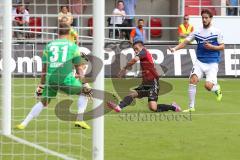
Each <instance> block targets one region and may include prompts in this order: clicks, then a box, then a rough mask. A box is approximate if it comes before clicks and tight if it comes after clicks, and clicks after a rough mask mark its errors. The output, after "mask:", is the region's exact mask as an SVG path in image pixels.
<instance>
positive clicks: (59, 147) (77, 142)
mask: <svg viewBox="0 0 240 160" xmlns="http://www.w3.org/2000/svg"><path fill="white" fill-rule="evenodd" d="M3 2H4V1H0V3H1V6H3ZM21 2H22V3H21V4H19V1H17V0H16V1H13V2H12V5H13V8H17V7H18V6H19V5H21V6H24V7H25V9H26V10H27V11H28V12H29V16H30V18H29V25H17V24H13V26H9V27H12V33H13V38H12V55H11V56H12V59H11V70H12V74H11V77H12V78H11V89H12V92H11V93H12V94H11V97H12V104H11V134H10V135H7V136H4V135H2V134H0V137H1V138H0V142H1V143H0V160H3V159H31V160H33V159H36V160H38V159H54V160H55V159H91V156H92V130H84V129H80V128H77V127H75V125H74V121H71V120H64V119H61V118H60V117H61V116H65V117H66V116H69V115H68V114H66V113H65V112H64V113H62V112H58V110H57V109H58V108H59V106H60V107H68V106H64V105H70V104H69V103H62V102H64V101H66V100H69V101H71V102H73V103H72V104H71V106H70V112H71V113H73V114H77V100H78V96H66V95H65V94H62V93H58V95H57V97H56V98H55V99H53V100H52V101H51V103H50V104H49V105H48V107H47V108H44V109H43V110H42V112H41V113H40V115H39V116H38V117H37V118H34V119H33V120H32V121H30V122H29V124H28V125H27V127H26V128H25V129H23V130H19V129H16V128H15V126H16V125H18V124H20V123H21V122H22V121H23V120H24V119H25V118H26V116H27V115H28V113H29V112H30V111H31V109H32V107H33V106H34V104H36V103H37V102H38V99H36V97H35V95H34V93H35V91H36V88H37V86H38V84H39V83H40V75H41V71H42V59H41V57H42V51H43V49H44V47H45V45H46V44H47V43H48V42H49V41H51V40H54V39H56V38H57V27H58V13H59V12H60V8H61V6H67V7H68V8H69V4H68V3H67V2H66V1H61V0H51V1H47V0H38V1H37V0H25V1H21ZM1 8H2V7H1ZM70 8H71V5H70ZM0 14H1V17H0V23H1V24H0V36H1V39H0V47H1V48H0V49H1V54H0V69H1V74H2V57H3V41H4V40H5V38H6V37H4V36H3V35H2V32H3V24H2V23H3V13H2V10H0ZM87 14H88V15H91V14H92V4H91V3H89V4H88V3H87V4H85V6H84V12H83V14H82V15H74V23H75V24H77V25H76V26H75V29H76V30H77V32H78V33H79V35H82V36H81V37H83V38H79V40H80V42H82V40H92V39H89V37H88V34H89V33H90V32H91V31H90V30H89V29H86V27H87V22H88V20H89V18H90V17H91V16H86V15H87ZM75 16H76V17H75ZM19 17H21V16H19ZM9 18H10V17H9ZM90 42H91V41H90ZM80 45H81V43H80ZM2 77H3V76H1V86H0V87H1V91H2V88H3V83H2ZM1 93H3V92H1ZM5 96H6V95H3V94H2V96H1V102H2V100H3V99H4V98H5ZM61 105H62V106H61ZM91 105H92V102H91V101H89V104H88V108H91ZM89 106H90V107H89ZM3 107H4V106H3V105H2V104H1V110H0V121H1V124H0V132H1V133H2V128H3V126H2V124H4V122H3V119H2V115H4V113H2V112H3V110H2V108H3ZM58 114H61V115H58ZM65 114H66V115H65ZM87 123H88V124H89V125H90V126H91V125H92V124H91V123H92V122H91V120H90V121H87Z"/></svg>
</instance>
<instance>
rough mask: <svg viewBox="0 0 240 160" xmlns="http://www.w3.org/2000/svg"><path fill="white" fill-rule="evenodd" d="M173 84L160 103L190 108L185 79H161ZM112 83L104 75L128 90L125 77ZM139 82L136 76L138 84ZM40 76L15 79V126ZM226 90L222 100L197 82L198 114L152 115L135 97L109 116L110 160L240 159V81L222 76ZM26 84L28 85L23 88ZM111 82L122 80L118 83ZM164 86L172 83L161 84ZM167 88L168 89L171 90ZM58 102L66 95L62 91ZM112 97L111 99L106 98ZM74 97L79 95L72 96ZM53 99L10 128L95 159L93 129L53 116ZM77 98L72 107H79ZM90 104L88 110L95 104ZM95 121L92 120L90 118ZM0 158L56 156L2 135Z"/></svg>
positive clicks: (109, 85)
mask: <svg viewBox="0 0 240 160" xmlns="http://www.w3.org/2000/svg"><path fill="white" fill-rule="evenodd" d="M162 80H163V81H165V82H168V83H170V86H172V87H173V88H172V90H171V91H170V92H168V93H165V94H163V95H161V96H159V100H158V101H159V103H171V102H172V101H176V102H177V103H178V104H180V105H181V107H182V109H185V108H187V102H188V96H187V87H188V80H187V78H183V79H162ZM116 81H117V83H115V82H114V83H112V80H111V79H106V81H105V82H106V83H105V88H106V91H108V92H111V93H115V94H116V93H118V94H119V95H120V97H121V96H122V95H124V94H127V93H128V91H126V90H127V89H128V88H127V87H128V84H129V83H126V80H123V81H118V80H116ZM138 82H139V81H138V80H136V84H137V83H138ZM37 83H38V80H37V81H36V80H34V79H30V78H29V79H25V80H24V79H19V78H18V79H14V81H13V86H14V87H13V109H12V112H13V115H12V126H13V127H14V126H15V125H16V124H18V123H19V122H21V120H22V119H23V118H24V116H25V115H26V114H27V113H28V112H29V110H30V109H31V107H32V105H33V104H34V103H35V102H37V101H36V99H34V97H33V92H34V90H35V88H36V85H37ZM219 83H220V85H221V87H222V90H223V99H222V102H217V101H216V99H215V95H214V94H213V93H210V92H207V91H206V90H205V89H204V87H203V85H204V84H203V81H202V82H201V83H200V84H199V85H198V89H197V97H196V112H194V113H192V114H183V113H174V112H166V113H162V114H159V113H153V112H150V111H149V110H148V108H147V99H141V100H137V101H136V103H135V105H132V106H129V107H128V108H126V109H124V110H123V112H122V113H120V114H117V113H113V112H110V113H107V114H105V153H104V154H105V159H106V160H135V159H137V160H226V159H228V160H238V159H239V157H240V152H239V148H240V125H239V121H240V108H239V107H240V99H239V94H240V85H239V83H240V79H219ZM22 84H27V86H24V85H22ZM113 84H115V85H116V84H118V86H115V87H114V85H113ZM161 84H162V85H161V86H160V88H161V89H162V90H165V91H166V90H167V91H169V86H168V87H166V85H165V84H163V83H161ZM167 91H166V92H167ZM59 97H60V98H59V99H58V100H63V99H66V98H68V97H66V96H64V95H63V94H60V96H59ZM108 98H109V97H108ZM72 99H73V100H76V97H73V98H72ZM56 103H57V100H53V101H52V103H51V104H50V106H49V108H48V109H46V110H44V111H43V112H42V114H41V115H40V116H39V117H38V119H37V120H33V121H32V122H30V124H29V126H28V127H27V128H26V129H25V130H24V131H17V130H15V129H13V130H12V133H13V135H14V136H16V137H19V138H22V139H25V140H27V141H29V142H33V143H36V144H38V145H41V146H43V147H45V148H48V149H51V150H54V151H56V152H59V153H61V154H65V155H68V156H70V157H73V158H76V159H87V160H88V159H92V158H91V154H92V151H91V143H92V137H91V134H92V130H81V129H76V128H74V125H73V122H66V121H61V120H59V119H58V118H57V117H56V116H55V114H54V106H55V105H56ZM75 106H76V102H74V103H73V104H72V107H71V111H72V112H73V113H74V112H75V111H76V107H75ZM90 107H91V103H90V105H89V107H88V108H89V109H88V110H90V109H91V108H90ZM88 123H89V124H91V121H88ZM0 137H1V138H0V140H1V144H0V160H5V159H6V160H8V159H14V160H15V159H16V160H19V159H29V160H32V159H37V160H39V159H53V160H55V159H57V158H56V157H54V156H52V155H48V154H46V153H44V152H41V151H39V150H37V149H34V148H32V147H29V146H27V145H23V144H20V143H17V142H15V141H12V140H11V139H9V138H7V137H4V136H0Z"/></svg>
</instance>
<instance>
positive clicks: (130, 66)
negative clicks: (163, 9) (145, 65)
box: [118, 56, 139, 78]
mask: <svg viewBox="0 0 240 160" xmlns="http://www.w3.org/2000/svg"><path fill="white" fill-rule="evenodd" d="M137 61H139V57H138V56H136V57H134V58H133V59H131V60H130V61H129V62H128V63H127V65H126V66H125V67H123V68H122V69H121V70H120V71H119V73H118V77H119V78H121V77H122V76H124V75H125V74H126V72H127V70H130V69H131V68H132V66H133V65H134V64H135V63H136V62H137Z"/></svg>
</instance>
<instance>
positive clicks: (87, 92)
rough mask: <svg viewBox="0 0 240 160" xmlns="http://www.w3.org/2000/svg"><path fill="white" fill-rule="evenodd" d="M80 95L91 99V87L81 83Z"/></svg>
mask: <svg viewBox="0 0 240 160" xmlns="http://www.w3.org/2000/svg"><path fill="white" fill-rule="evenodd" d="M82 93H84V94H85V95H86V96H88V97H89V98H90V99H92V94H93V93H92V87H91V86H90V85H89V84H88V83H83V88H82Z"/></svg>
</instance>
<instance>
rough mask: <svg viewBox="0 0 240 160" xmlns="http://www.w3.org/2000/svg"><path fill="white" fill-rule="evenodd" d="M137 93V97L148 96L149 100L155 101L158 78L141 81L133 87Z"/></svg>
mask: <svg viewBox="0 0 240 160" xmlns="http://www.w3.org/2000/svg"><path fill="white" fill-rule="evenodd" d="M134 90H135V91H137V93H138V97H137V98H143V97H148V102H149V101H157V100H158V93H159V82H158V79H154V80H153V81H148V82H143V83H142V84H141V85H140V86H138V87H137V88H135V89H134Z"/></svg>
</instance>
